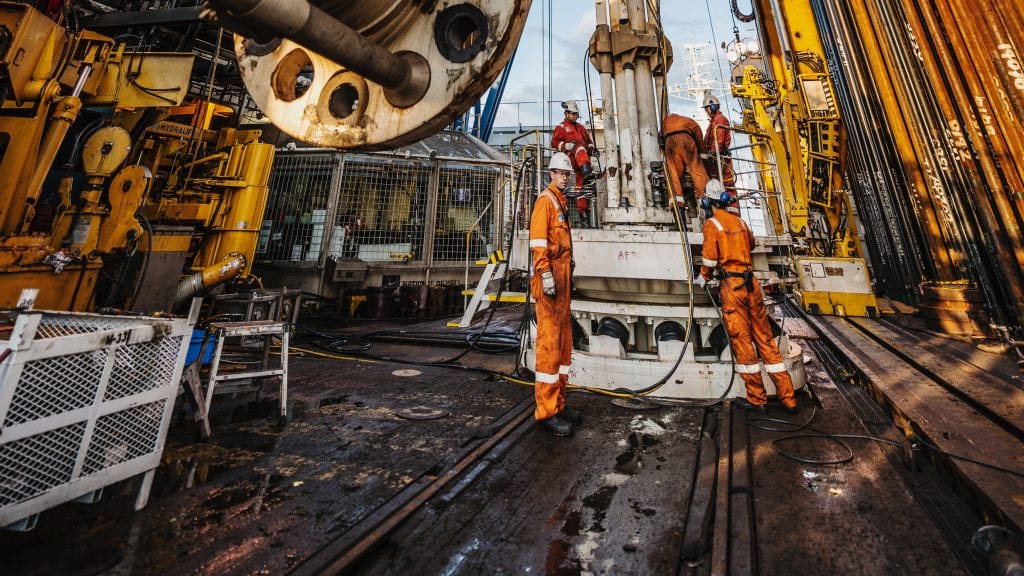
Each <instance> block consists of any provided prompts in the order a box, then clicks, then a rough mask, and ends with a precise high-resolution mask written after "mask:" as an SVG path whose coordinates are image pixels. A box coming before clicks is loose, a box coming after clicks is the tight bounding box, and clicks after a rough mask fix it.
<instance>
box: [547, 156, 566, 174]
mask: <svg viewBox="0 0 1024 576" xmlns="http://www.w3.org/2000/svg"><path fill="white" fill-rule="evenodd" d="M548 170H565V171H566V172H572V164H570V163H569V157H568V156H566V155H565V152H555V153H554V154H552V155H551V162H549V163H548Z"/></svg>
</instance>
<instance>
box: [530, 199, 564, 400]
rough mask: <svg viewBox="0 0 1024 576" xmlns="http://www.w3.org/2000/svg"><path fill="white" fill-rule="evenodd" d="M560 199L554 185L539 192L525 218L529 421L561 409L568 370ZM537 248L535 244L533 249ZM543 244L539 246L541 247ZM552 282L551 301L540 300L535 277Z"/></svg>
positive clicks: (562, 217) (542, 290) (538, 283)
mask: <svg viewBox="0 0 1024 576" xmlns="http://www.w3.org/2000/svg"><path fill="white" fill-rule="evenodd" d="M564 210H565V196H564V195H563V194H562V191H561V190H559V189H558V188H556V187H555V186H554V185H549V186H548V187H547V189H546V190H544V191H543V192H541V194H540V197H538V198H537V202H536V203H535V204H534V206H533V215H532V216H531V218H530V254H531V256H532V261H533V274H532V276H531V278H530V293H531V296H532V297H533V300H534V302H535V303H536V308H537V342H536V349H537V358H536V364H535V365H534V372H535V373H536V384H535V386H534V398H535V399H536V402H537V408H536V410H535V411H534V417H535V418H536V419H537V420H546V419H548V418H551V417H552V416H554V415H555V414H558V413H559V412H561V411H562V409H563V408H565V386H566V384H567V382H568V374H569V366H571V365H572V323H571V321H570V318H569V290H570V276H571V274H572V270H571V268H572V244H571V242H570V237H569V234H570V230H569V223H568V222H566V221H565V217H564V212H563V211H564ZM534 242H537V244H534ZM541 242H543V244H542V243H541ZM547 271H550V272H551V275H552V276H553V277H554V279H555V297H554V298H551V297H549V296H545V295H544V289H543V285H542V281H541V274H543V273H544V272H547Z"/></svg>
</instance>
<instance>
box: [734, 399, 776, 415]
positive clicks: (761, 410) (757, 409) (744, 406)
mask: <svg viewBox="0 0 1024 576" xmlns="http://www.w3.org/2000/svg"><path fill="white" fill-rule="evenodd" d="M732 403H733V404H735V405H736V407H737V408H739V409H740V410H743V411H744V412H752V413H754V414H767V413H768V407H767V406H765V405H764V404H752V403H751V402H750V400H747V399H746V398H737V399H735V400H733V401H732Z"/></svg>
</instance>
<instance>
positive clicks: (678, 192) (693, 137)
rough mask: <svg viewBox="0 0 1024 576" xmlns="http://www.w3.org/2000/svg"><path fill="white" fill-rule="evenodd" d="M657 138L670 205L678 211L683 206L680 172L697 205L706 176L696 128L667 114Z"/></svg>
mask: <svg viewBox="0 0 1024 576" xmlns="http://www.w3.org/2000/svg"><path fill="white" fill-rule="evenodd" d="M661 138H662V141H663V142H664V146H665V171H666V172H667V173H668V178H669V182H670V183H671V184H672V194H673V197H672V199H671V200H672V202H671V203H672V204H675V205H678V206H680V207H682V206H683V204H684V201H683V200H684V198H683V173H684V172H688V173H689V174H690V180H691V181H692V182H693V191H694V194H695V195H696V197H697V200H698V201H699V200H700V199H701V198H703V197H704V186H705V185H706V184H707V183H708V173H707V171H706V170H705V169H704V162H703V161H702V160H701V158H700V154H701V152H703V141H704V138H703V136H701V133H700V125H699V124H697V122H696V121H695V120H694V119H693V118H690V117H688V116H680V115H679V114H669V115H668V116H665V119H664V120H663V121H662V123H661Z"/></svg>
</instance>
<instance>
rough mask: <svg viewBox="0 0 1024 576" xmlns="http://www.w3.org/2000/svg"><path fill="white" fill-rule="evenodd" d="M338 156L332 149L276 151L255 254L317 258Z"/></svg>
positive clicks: (265, 257)
mask: <svg viewBox="0 0 1024 576" xmlns="http://www.w3.org/2000/svg"><path fill="white" fill-rule="evenodd" d="M341 158H342V156H341V154H338V153H336V152H318V153H312V154H310V153H303V154H289V153H282V154H278V155H277V157H276V158H275V159H274V167H273V170H272V171H271V174H270V183H269V187H270V192H269V195H268V202H267V209H266V212H265V214H266V216H264V220H263V226H262V228H261V230H260V238H259V245H258V246H257V249H256V254H257V255H258V258H260V259H262V260H293V261H302V260H310V261H316V260H319V258H320V253H321V251H322V248H323V245H324V244H323V243H324V239H325V237H324V234H325V223H326V222H327V220H328V208H329V207H328V201H329V199H330V195H331V190H332V182H333V181H334V179H335V173H336V172H337V171H338V170H339V169H340V166H341Z"/></svg>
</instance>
